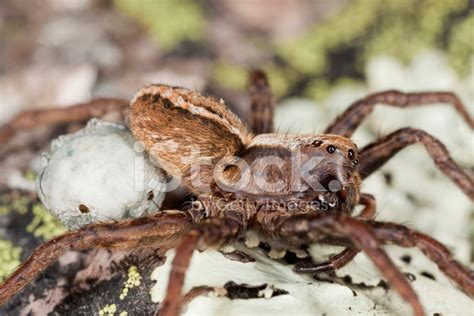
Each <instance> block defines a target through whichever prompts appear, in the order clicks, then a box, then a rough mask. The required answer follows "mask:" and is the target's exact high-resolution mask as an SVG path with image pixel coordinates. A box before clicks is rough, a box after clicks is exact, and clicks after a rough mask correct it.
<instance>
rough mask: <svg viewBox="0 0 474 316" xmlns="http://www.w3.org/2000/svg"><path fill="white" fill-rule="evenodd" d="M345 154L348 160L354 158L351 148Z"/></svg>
mask: <svg viewBox="0 0 474 316" xmlns="http://www.w3.org/2000/svg"><path fill="white" fill-rule="evenodd" d="M347 156H348V157H349V159H350V160H352V159H354V151H353V150H352V149H349V151H348V152H347Z"/></svg>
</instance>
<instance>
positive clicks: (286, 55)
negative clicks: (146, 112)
mask: <svg viewBox="0 0 474 316" xmlns="http://www.w3.org/2000/svg"><path fill="white" fill-rule="evenodd" d="M472 10H473V2H472V1H469V0H450V1H442V0H399V1H389V2H387V1H381V0H353V1H350V0H332V1H329V0H315V1H312V0H295V1H291V0H269V1H257V0H243V1H232V0H223V1H214V0H207V1H204V0H202V1H177V0H157V1H151V0H147V1H134V0H115V1H110V0H69V1H66V0H46V1H15V0H4V1H2V2H1V4H0V42H1V45H0V122H4V121H5V120H7V119H8V118H10V117H11V116H12V115H14V112H18V111H19V110H21V109H24V108H27V107H32V106H45V105H49V106H51V105H67V104H71V103H74V102H80V101H84V100H87V99H89V98H91V97H97V96H113V97H125V98H130V97H131V96H132V95H133V94H134V93H135V92H136V91H137V90H138V89H139V88H140V87H142V86H143V85H144V84H146V83H150V82H165V83H170V84H176V85H181V86H185V87H188V88H193V89H197V90H204V91H209V92H212V93H214V94H218V95H220V96H222V97H226V99H227V100H228V101H230V102H231V104H232V105H233V106H236V107H241V108H239V110H238V112H240V114H245V110H246V106H248V105H247V104H246V103H245V101H244V100H242V99H239V98H238V97H239V92H242V91H244V90H245V86H246V77H247V69H249V68H251V67H261V68H263V69H264V70H265V71H267V73H268V75H269V77H270V81H271V84H272V87H273V89H274V92H275V94H276V95H277V96H278V97H279V98H281V99H283V98H285V97H288V96H295V95H297V96H303V97H306V98H309V99H311V100H316V101H321V100H324V99H325V98H326V97H327V96H328V95H329V94H330V93H331V91H332V90H333V89H335V88H337V87H338V86H341V85H346V86H347V85H355V84H358V83H361V82H364V81H365V79H366V78H367V75H366V69H367V65H368V63H369V61H370V60H371V58H373V57H376V56H380V55H384V56H390V57H394V58H396V59H397V60H399V61H400V62H401V63H403V64H408V63H409V62H410V61H411V59H412V58H413V57H414V56H416V55H417V54H420V53H421V52H423V51H426V50H436V51H439V52H442V53H443V54H444V55H445V58H446V59H447V60H448V64H449V66H450V67H451V68H452V69H453V71H455V72H456V75H458V76H460V77H466V76H468V75H469V74H470V73H472V58H473V54H474V53H473V44H472V43H473V29H474V15H473V13H472ZM435 88H436V87H435ZM19 91H21V93H20V92H19ZM240 97H242V95H240Z"/></svg>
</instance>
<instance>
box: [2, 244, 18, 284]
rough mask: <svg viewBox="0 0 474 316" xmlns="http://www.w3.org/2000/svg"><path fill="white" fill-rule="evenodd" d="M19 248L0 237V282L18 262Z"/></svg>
mask: <svg viewBox="0 0 474 316" xmlns="http://www.w3.org/2000/svg"><path fill="white" fill-rule="evenodd" d="M20 255H21V248H20V247H15V246H14V245H13V244H12V243H11V242H10V241H8V240H2V239H0V282H1V281H2V280H3V279H4V278H6V277H7V276H8V275H9V274H10V273H12V272H13V270H15V268H16V267H17V266H18V265H19V264H20Z"/></svg>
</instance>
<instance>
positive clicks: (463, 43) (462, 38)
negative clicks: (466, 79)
mask: <svg viewBox="0 0 474 316" xmlns="http://www.w3.org/2000/svg"><path fill="white" fill-rule="evenodd" d="M451 33H452V36H451V38H450V41H449V46H448V53H449V56H450V60H451V64H452V65H453V67H454V69H456V70H457V71H458V72H459V73H461V74H463V75H465V74H467V73H468V72H469V71H471V70H472V67H474V65H473V64H472V62H473V61H472V60H473V59H474V13H471V14H470V15H469V16H468V17H466V18H465V19H463V20H461V21H460V22H458V23H456V24H455V25H454V26H453V29H452V31H451Z"/></svg>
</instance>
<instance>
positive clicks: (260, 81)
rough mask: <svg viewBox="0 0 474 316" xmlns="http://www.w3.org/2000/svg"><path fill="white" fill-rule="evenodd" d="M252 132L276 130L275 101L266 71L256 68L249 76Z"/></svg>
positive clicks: (262, 132)
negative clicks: (274, 122) (274, 119)
mask: <svg viewBox="0 0 474 316" xmlns="http://www.w3.org/2000/svg"><path fill="white" fill-rule="evenodd" d="M249 94H250V98H251V114H252V132H253V133H254V134H256V135H258V134H266V133H273V132H274V126H273V125H274V124H273V112H274V108H275V103H274V100H273V96H272V90H271V88H270V85H269V84H268V80H267V77H266V75H265V73H264V72H263V71H261V70H254V71H252V72H251V73H250V76H249Z"/></svg>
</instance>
